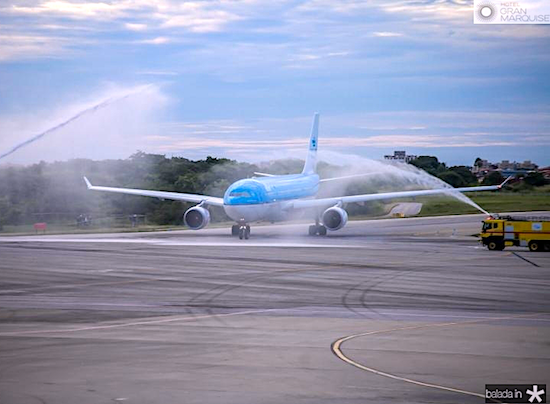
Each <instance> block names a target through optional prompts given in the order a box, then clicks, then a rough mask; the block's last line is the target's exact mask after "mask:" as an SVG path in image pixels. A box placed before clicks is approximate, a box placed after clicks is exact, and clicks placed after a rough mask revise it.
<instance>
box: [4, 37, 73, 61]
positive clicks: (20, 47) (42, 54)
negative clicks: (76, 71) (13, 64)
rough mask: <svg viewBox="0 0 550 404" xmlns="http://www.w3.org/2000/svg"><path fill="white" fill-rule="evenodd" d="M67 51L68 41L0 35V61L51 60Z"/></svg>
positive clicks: (58, 38) (52, 38)
mask: <svg viewBox="0 0 550 404" xmlns="http://www.w3.org/2000/svg"><path fill="white" fill-rule="evenodd" d="M68 51H69V41H68V40H67V39H64V38H60V37H56V36H47V35H21V34H0V61H7V60H20V59H37V58H52V57H57V56H60V55H62V54H66V52H68Z"/></svg>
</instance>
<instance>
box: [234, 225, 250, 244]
mask: <svg viewBox="0 0 550 404" xmlns="http://www.w3.org/2000/svg"><path fill="white" fill-rule="evenodd" d="M231 235H232V236H239V239H240V240H242V239H243V238H244V239H245V240H248V239H249V238H250V226H249V225H247V224H246V223H244V222H240V223H239V224H234V225H233V226H231Z"/></svg>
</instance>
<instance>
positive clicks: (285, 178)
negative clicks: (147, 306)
mask: <svg viewBox="0 0 550 404" xmlns="http://www.w3.org/2000/svg"><path fill="white" fill-rule="evenodd" d="M318 134H319V114H318V113H316V114H315V115H314V116H313V125H312V128H311V136H310V139H309V147H308V154H307V156H306V161H305V164H304V169H303V170H302V173H301V174H291V175H271V174H265V173H255V174H256V175H257V176H256V177H253V178H247V179H243V180H239V181H237V182H235V183H233V184H231V185H230V186H229V188H227V190H226V191H225V195H224V197H223V198H219V197H215V196H208V195H197V194H183V193H178V192H165V191H150V190H143V189H129V188H112V187H101V186H94V185H92V184H91V183H90V181H88V179H87V178H86V177H84V181H85V182H86V185H87V187H88V189H91V190H94V191H104V192H116V193H123V194H130V195H142V196H151V197H155V198H160V199H171V200H177V201H183V202H192V203H196V204H197V205H196V206H194V207H192V208H190V209H188V210H187V211H186V212H185V214H184V216H183V220H184V222H185V224H186V225H187V226H189V227H190V228H191V229H193V230H199V229H202V228H204V227H205V226H206V225H208V223H209V222H210V212H209V211H208V208H209V206H221V207H223V209H224V210H225V213H226V214H227V215H228V216H229V217H230V218H231V219H233V220H234V221H235V222H237V224H236V225H233V227H232V234H233V235H238V236H239V238H241V239H242V238H246V239H247V238H248V237H249V236H250V226H249V223H252V222H257V221H260V220H264V221H268V222H279V221H285V220H291V219H294V218H297V217H304V216H306V217H308V216H309V217H310V218H311V219H312V220H315V225H312V226H309V234H310V235H326V234H327V230H329V231H336V230H339V229H341V228H342V227H344V226H345V225H346V223H347V220H348V215H347V213H346V211H345V210H344V205H345V204H347V203H353V202H367V201H374V200H382V199H395V198H406V197H411V196H423V195H436V194H448V193H451V192H472V191H493V190H497V189H500V188H501V187H502V186H503V185H504V183H505V182H506V181H505V182H504V183H502V184H500V185H495V186H483V187H465V188H442V189H428V190H419V191H402V192H385V193H378V194H363V195H351V196H339V197H332V198H320V199H316V198H315V195H316V194H317V192H318V190H319V184H320V183H322V182H325V181H333V180H339V179H343V178H349V177H354V176H349V177H338V178H328V179H323V180H321V179H319V176H318V175H317V171H316V167H317V147H318ZM367 175H368V174H367Z"/></svg>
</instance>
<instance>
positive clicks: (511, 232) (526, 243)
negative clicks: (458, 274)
mask: <svg viewBox="0 0 550 404" xmlns="http://www.w3.org/2000/svg"><path fill="white" fill-rule="evenodd" d="M480 237H481V242H482V243H483V245H486V246H487V248H488V249H489V250H503V249H504V248H505V247H511V246H521V247H529V250H531V251H550V217H513V216H491V217H488V218H487V219H485V220H484V221H483V227H482V229H481V234H480Z"/></svg>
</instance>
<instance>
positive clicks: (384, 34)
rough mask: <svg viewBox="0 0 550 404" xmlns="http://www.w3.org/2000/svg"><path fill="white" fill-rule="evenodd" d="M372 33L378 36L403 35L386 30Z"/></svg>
mask: <svg viewBox="0 0 550 404" xmlns="http://www.w3.org/2000/svg"><path fill="white" fill-rule="evenodd" d="M372 35H374V36H378V37H397V36H403V34H400V33H399V32H388V31H381V32H373V33H372Z"/></svg>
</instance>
